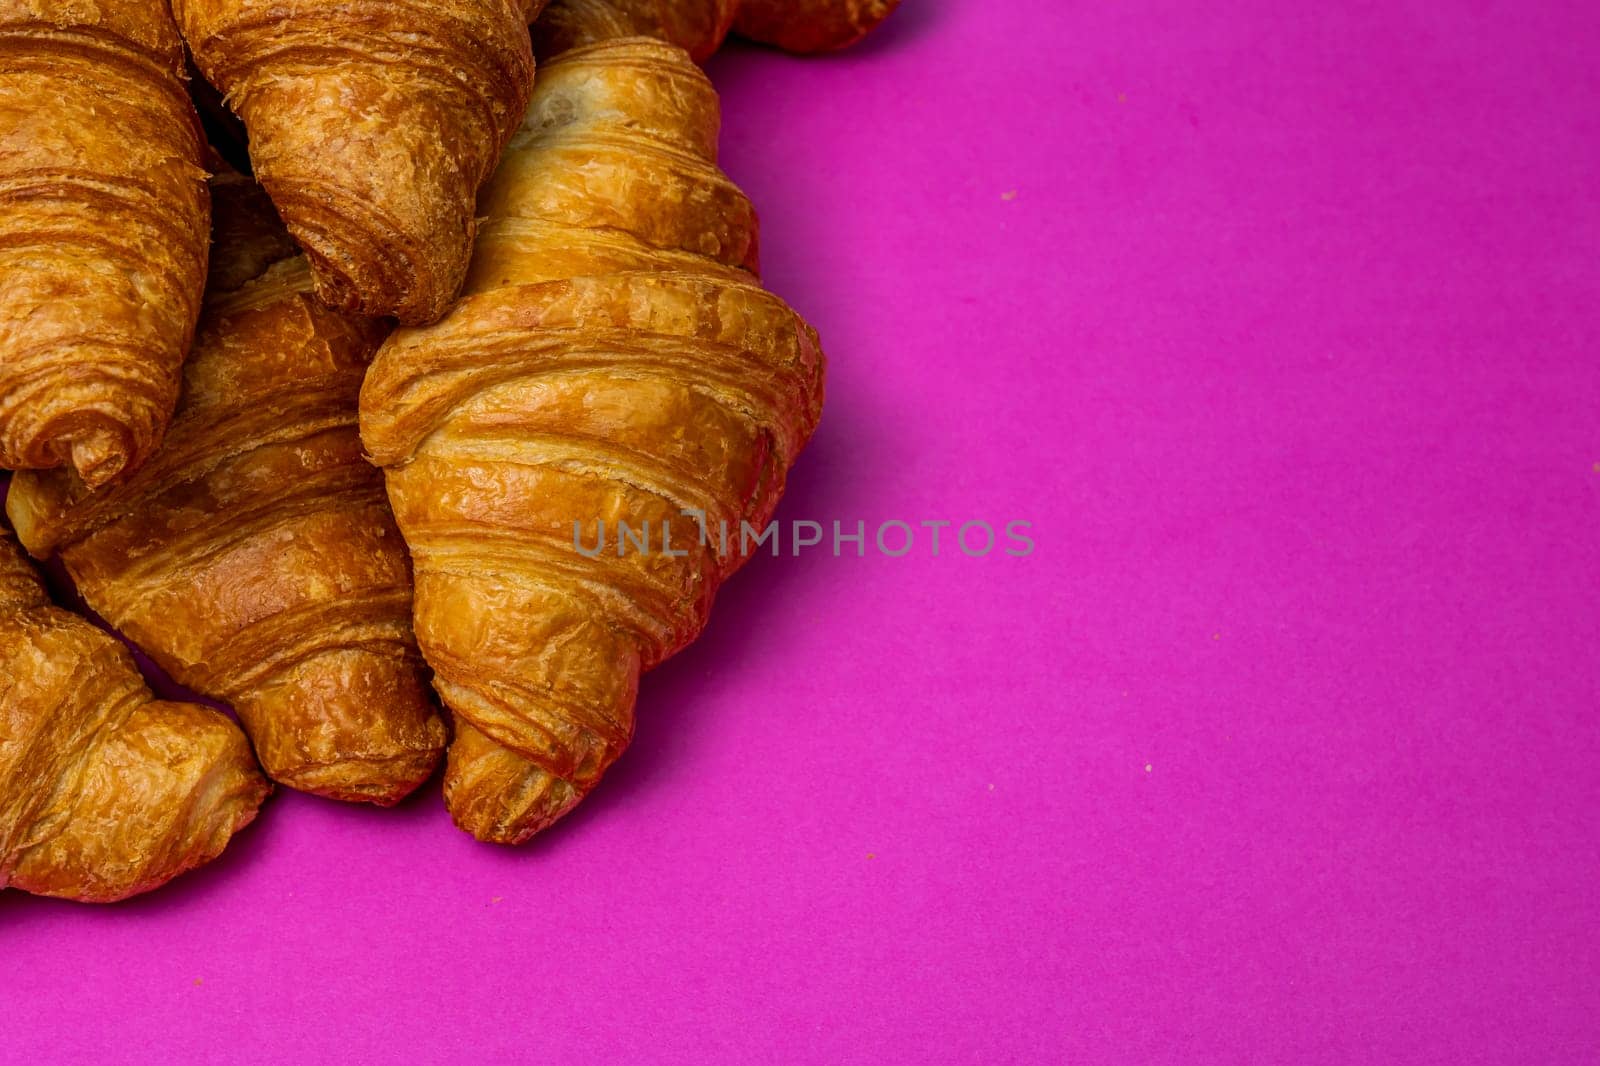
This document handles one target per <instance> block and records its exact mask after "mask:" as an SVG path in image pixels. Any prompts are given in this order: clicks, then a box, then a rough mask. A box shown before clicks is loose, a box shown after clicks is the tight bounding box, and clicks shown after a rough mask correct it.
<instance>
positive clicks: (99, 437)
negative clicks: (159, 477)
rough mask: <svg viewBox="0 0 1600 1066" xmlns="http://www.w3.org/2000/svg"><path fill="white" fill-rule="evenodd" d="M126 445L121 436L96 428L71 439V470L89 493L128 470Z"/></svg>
mask: <svg viewBox="0 0 1600 1066" xmlns="http://www.w3.org/2000/svg"><path fill="white" fill-rule="evenodd" d="M128 458H129V456H128V447H127V442H126V440H125V439H124V437H123V435H122V434H121V433H118V432H116V431H115V430H112V429H108V428H106V427H104V426H97V427H95V428H93V429H90V430H87V431H85V432H83V433H79V434H78V435H76V436H75V437H73V438H72V444H71V461H72V468H73V469H74V470H76V471H77V472H78V477H79V478H81V479H82V480H83V483H84V484H85V485H87V486H89V488H91V489H97V488H99V487H101V486H102V485H105V484H106V483H108V482H110V481H112V480H114V479H115V478H116V477H117V476H118V475H120V474H121V473H122V472H123V471H124V470H126V469H127V468H128Z"/></svg>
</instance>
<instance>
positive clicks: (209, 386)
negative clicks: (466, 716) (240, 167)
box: [8, 175, 446, 804]
mask: <svg viewBox="0 0 1600 1066" xmlns="http://www.w3.org/2000/svg"><path fill="white" fill-rule="evenodd" d="M215 197H216V203H217V253H216V256H215V262H214V264H213V268H212V287H211V291H210V294H209V295H208V297H207V303H206V310H205V313H204V315H203V317H202V319H201V324H200V332H199V336H198V339H197V340H196V342H195V349H194V355H193V357H192V358H191V359H190V361H189V365H188V367H187V369H186V372H185V378H186V380H185V393H184V399H183V402H182V404H180V406H179V408H178V414H177V417H176V418H175V419H174V420H173V424H172V430H171V432H170V433H169V434H168V438H167V443H166V445H165V447H163V448H162V450H161V451H160V452H158V453H157V454H156V456H155V457H154V458H153V459H152V460H151V461H150V462H149V463H148V464H146V465H145V467H144V468H143V469H141V470H140V471H139V472H138V473H137V474H135V475H133V477H131V478H130V479H128V480H127V481H126V482H123V483H119V484H118V485H115V486H112V487H111V488H108V489H105V490H102V491H100V492H96V493H93V494H87V493H85V491H84V488H83V484H82V482H81V481H78V480H77V479H76V478H74V477H71V476H70V475H68V474H66V473H65V472H63V471H52V472H50V473H47V474H31V475H18V478H17V481H16V483H15V484H14V485H13V486H12V492H11V499H10V501H9V504H8V506H9V509H10V511H11V515H12V518H13V521H14V522H15V523H16V525H17V530H18V533H19V534H20V535H21V537H22V539H23V542H24V543H25V544H26V545H27V546H28V548H29V549H30V550H32V551H33V552H34V553H35V554H38V555H43V554H46V553H49V552H52V551H56V550H59V551H60V552H61V555H62V558H63V560H64V561H65V563H66V566H67V569H68V571H69V572H70V573H71V574H72V576H73V577H74V579H75V580H76V581H77V582H78V586H79V589H80V591H81V592H82V593H83V596H84V598H85V600H87V602H88V603H89V604H90V605H91V606H92V607H93V608H94V609H95V610H96V611H98V612H99V613H100V614H101V615H103V616H104V617H105V618H106V619H108V620H109V621H110V622H111V623H112V624H113V625H115V626H117V628H118V629H120V630H121V631H122V632H123V633H124V634H125V635H126V636H128V637H129V639H131V640H133V641H134V642H135V643H136V644H138V645H139V646H140V647H142V648H144V649H145V650H146V651H147V652H149V653H150V655H151V656H152V657H153V658H154V659H155V660H156V661H157V662H158V663H159V664H160V665H161V666H162V667H163V668H164V669H166V670H167V671H168V672H169V673H170V674H171V675H172V676H173V677H175V678H176V679H177V680H178V681H180V682H182V683H183V684H185V685H188V686H189V687H190V688H193V689H195V690H196V691H198V692H202V693H204V694H206V695H208V696H212V697H214V698H216V699H220V700H226V701H228V702H229V703H231V704H233V706H234V707H235V708H236V709H237V711H238V713H239V717H240V720H241V721H242V722H243V723H244V726H245V729H246V731H247V732H248V733H249V734H250V737H251V739H252V740H253V741H254V742H255V746H256V752H257V754H258V755H259V756H260V758H261V762H262V764H263V765H264V766H265V767H266V769H267V773H268V774H269V775H270V776H271V777H272V778H273V779H274V780H277V781H280V782H282V783H283V784H286V785H289V786H291V787H293V788H298V789H302V790H305V791H308V792H315V793H318V794H321V795H325V796H331V797H334V798H337V799H347V800H367V801H370V802H374V803H380V804H387V803H393V802H395V801H397V800H399V799H400V798H401V797H402V796H404V795H405V794H406V793H408V792H410V791H411V790H412V789H414V788H415V787H416V786H417V785H418V784H420V783H421V782H422V781H423V780H424V779H426V778H427V776H428V775H429V774H430V773H431V772H432V769H433V767H434V766H435V765H436V764H437V763H438V760H439V756H440V755H441V754H442V753H443V750H444V744H445V740H446V736H445V728H444V723H443V721H442V719H441V717H440V715H439V714H438V712H437V710H436V709H435V707H434V705H433V702H432V700H431V699H430V695H429V692H428V687H427V681H426V678H425V675H424V668H423V664H422V660H421V655H420V654H419V653H418V651H417V648H416V643H415V640H414V639H413V637H412V635H411V618H410V613H411V574H410V570H409V563H408V560H407V558H406V552H405V545H404V544H403V543H402V542H401V540H400V537H399V534H398V532H397V531H396V530H395V527H394V522H393V519H392V517H391V516H390V513H389V508H388V504H387V502H386V501H385V499H384V488H383V477H382V475H381V474H380V473H379V472H378V471H377V470H376V469H375V468H373V467H372V466H371V465H370V464H368V463H367V462H366V460H365V459H364V457H363V455H362V452H361V441H360V439H359V437H358V435H357V431H356V400H357V395H358V391H359V389H360V386H361V377H362V374H363V372H364V371H365V369H366V363H367V360H368V359H369V358H370V357H371V355H372V353H373V351H374V350H375V349H376V348H377V345H378V343H379V342H380V341H381V340H382V338H383V336H384V334H385V332H386V330H385V329H384V327H383V326H382V325H381V324H380V323H379V322H377V321H375V320H368V319H353V318H347V317H345V316H342V315H340V314H338V313H337V312H334V311H330V310H328V309H327V308H325V307H323V306H322V305H321V304H320V303H319V302H318V301H317V300H316V299H315V298H314V297H313V296H312V295H311V292H310V289H311V280H310V276H309V274H308V271H307V269H306V264H305V260H304V259H303V258H301V257H299V256H295V255H293V246H292V245H291V244H290V242H289V241H288V238H287V237H286V236H285V235H284V233H283V231H282V228H281V226H280V225H279V224H278V223H277V220H276V219H274V218H273V217H272V209H271V206H270V205H269V204H268V203H267V201H266V199H265V198H264V197H262V196H261V195H260V194H259V192H258V191H257V187H256V186H254V185H253V184H252V183H250V182H249V181H248V179H245V178H241V177H239V176H237V175H232V176H229V177H224V178H219V179H218V180H217V182H216V183H215Z"/></svg>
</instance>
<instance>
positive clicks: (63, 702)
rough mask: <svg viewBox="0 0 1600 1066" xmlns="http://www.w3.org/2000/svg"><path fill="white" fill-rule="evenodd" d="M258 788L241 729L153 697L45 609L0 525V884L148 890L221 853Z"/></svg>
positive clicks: (67, 617)
mask: <svg viewBox="0 0 1600 1066" xmlns="http://www.w3.org/2000/svg"><path fill="white" fill-rule="evenodd" d="M267 791H268V786H267V783H266V782H265V781H264V780H262V777H261V774H260V773H259V772H258V771H257V770H256V764H255V760H254V759H252V758H251V757H250V746H249V745H248V744H246V743H245V739H244V734H243V733H241V732H239V728H238V727H237V726H235V725H234V724H233V723H232V722H230V721H228V719H226V718H224V717H223V716H222V715H220V714H218V713H217V712H215V711H213V710H210V709H208V708H205V707H201V706H199V705H197V704H193V703H168V702H165V701H160V700H155V699H154V698H153V697H152V696H151V694H150V690H149V688H148V687H146V685H145V683H144V679H143V678H142V677H140V676H139V668H138V667H137V666H135V665H134V662H133V657H132V656H131V655H129V654H128V651H127V649H126V648H124V647H123V646H122V645H121V644H120V643H118V642H117V640H116V638H114V637H112V636H110V635H109V634H107V633H104V632H102V631H101V630H99V629H96V628H95V627H94V626H92V625H90V624H89V623H88V622H87V621H85V620H84V619H82V618H79V617H78V616H77V615H74V614H72V613H70V612H68V611H64V610H61V609H60V608H58V607H54V606H51V604H50V600H49V597H48V596H47V595H46V593H45V589H44V586H43V585H42V584H40V582H39V579H38V576H37V575H35V574H34V572H33V570H32V569H31V568H30V567H29V566H28V564H27V563H26V562H25V561H24V560H23V558H22V553H21V552H20V551H18V550H17V546H16V544H15V543H14V542H13V541H12V540H11V536H10V534H9V533H8V532H6V531H5V530H4V529H3V528H0V888H5V887H6V886H7V885H10V886H11V887H14V888H19V889H22V890H23V891H24V892H32V893H35V894H37V895H41V896H59V897H63V898H65V899H75V900H81V901H83V902H88V903H108V902H111V901H113V900H119V899H124V898H126V897H128V896H132V895H136V894H138V893H140V892H146V891H149V890H150V889H152V888H156V887H158V886H160V885H162V884H165V883H166V882H167V881H170V880H171V879H172V878H174V877H176V876H178V875H179V874H181V873H183V872H184V871H186V870H192V869H194V868H195V867H196V866H200V865H203V864H204V863H207V862H210V861H211V860H212V859H214V858H216V857H217V856H218V855H220V854H221V853H222V849H223V848H224V847H226V846H227V844H228V841H229V839H231V838H232V836H233V834H234V833H236V832H238V831H239V830H240V829H242V828H244V826H246V825H248V824H249V823H250V821H251V819H253V818H254V817H255V815H256V809H257V808H258V807H259V806H260V805H261V801H262V800H263V799H265V798H266V795H267Z"/></svg>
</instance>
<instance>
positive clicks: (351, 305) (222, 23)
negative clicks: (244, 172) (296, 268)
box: [173, 0, 533, 323]
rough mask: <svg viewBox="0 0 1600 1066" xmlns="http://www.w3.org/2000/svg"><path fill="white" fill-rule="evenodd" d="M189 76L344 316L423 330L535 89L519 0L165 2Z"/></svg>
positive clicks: (320, 290) (451, 278)
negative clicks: (218, 109)
mask: <svg viewBox="0 0 1600 1066" xmlns="http://www.w3.org/2000/svg"><path fill="white" fill-rule="evenodd" d="M173 7H174V10H175V11H176V12H177V15H178V22H179V24H180V26H181V27H182V29H183V34H184V36H185V38H187V40H188V42H189V47H190V48H191V49H192V51H193V53H194V59H195V63H196V65H197V66H198V67H199V68H200V70H201V72H202V73H204V74H205V76H206V78H207V79H208V80H210V81H211V83H212V84H213V85H215V86H216V87H217V88H219V89H221V90H222V92H223V93H224V94H225V95H226V97H227V100H228V102H229V104H230V105H231V106H232V107H233V109H234V110H235V111H236V112H237V113H238V115H239V117H240V118H241V119H243V121H244V124H245V127H246V128H247V129H248V130H249V134H250V158H251V160H252V163H253V166H254V169H255V174H256V177H257V178H259V179H260V181H261V183H262V184H263V185H264V186H265V187H266V189H267V192H268V193H269V194H270V195H271V197H272V200H273V202H274V203H275V204H276V205H277V207H278V211H279V212H280V213H281V214H282V216H283V219H284V221H285V222H287V223H288V226H289V231H290V232H291V233H292V234H293V235H294V238H295V240H297V241H298V242H299V243H300V246H301V247H302V248H304V249H305V252H306V255H307V256H308V257H309V259H310V262H311V270H312V277H313V279H314V281H315V285H316V292H317V295H318V296H320V297H321V298H322V299H323V300H324V302H326V303H327V304H328V305H329V306H331V307H334V308H336V309H339V310H343V311H346V312H350V313H361V314H367V315H393V316H396V317H398V318H399V319H400V320H401V321H402V322H409V323H422V322H432V321H434V320H435V319H437V318H438V317H439V316H440V315H442V314H443V313H444V311H445V309H446V308H447V307H448V306H449V304H450V301H451V300H452V299H454V297H455V295H456V292H457V290H458V289H459V287H460V285H461V279H462V276H463V274H465V272H466V269H467V261H468V258H469V257H470V255H471V251H472V238H473V223H474V218H475V216H474V214H473V203H474V198H475V197H476V195H477V192H478V187H479V185H481V184H482V183H483V180H484V178H486V177H487V176H488V175H489V173H490V172H491V171H492V170H493V169H494V165H495V162H496V160H498V159H499V157H500V151H501V149H502V148H503V147H504V146H505V141H506V137H508V136H509V135H510V133H511V131H512V130H514V129H516V126H517V122H518V120H519V119H520V117H521V115H522V113H523V109H524V108H525V106H526V105H527V101H528V92H529V89H530V86H531V84H532V81H533V58H532V54H531V52H530V51H529V42H528V32H527V27H526V21H527V18H528V17H529V15H530V12H529V10H528V9H527V8H526V7H525V5H524V4H523V2H522V0H342V2H340V3H323V2H318V3H299V4H291V3H284V2H283V0H175V2H174V4H173Z"/></svg>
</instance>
